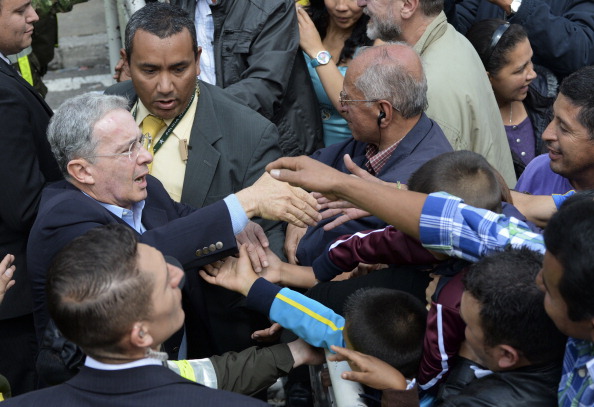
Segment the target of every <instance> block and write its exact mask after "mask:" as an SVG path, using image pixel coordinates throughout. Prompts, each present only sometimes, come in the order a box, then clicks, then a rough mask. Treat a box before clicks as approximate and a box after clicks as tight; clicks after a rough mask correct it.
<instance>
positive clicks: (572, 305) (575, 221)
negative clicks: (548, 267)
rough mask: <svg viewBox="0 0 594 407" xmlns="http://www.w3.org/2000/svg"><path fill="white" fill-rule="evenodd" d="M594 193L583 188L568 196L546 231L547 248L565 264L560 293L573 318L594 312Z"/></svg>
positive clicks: (568, 312) (591, 314)
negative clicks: (593, 239) (593, 288)
mask: <svg viewBox="0 0 594 407" xmlns="http://www.w3.org/2000/svg"><path fill="white" fill-rule="evenodd" d="M593 196H594V192H593V191H584V192H578V193H576V194H575V195H574V196H572V197H571V198H569V199H567V200H566V201H565V202H564V203H563V205H562V206H561V208H560V209H559V211H558V212H557V213H555V214H554V215H553V216H552V217H551V219H550V220H549V222H548V224H547V227H546V229H545V231H544V240H545V245H546V247H547V250H548V252H549V253H550V254H552V255H553V256H555V258H556V259H557V260H558V261H559V262H560V263H561V265H562V266H563V275H562V276H561V280H560V281H559V293H560V294H561V297H563V300H564V301H565V303H566V304H567V314H568V317H569V319H571V320H572V321H584V320H588V319H590V318H592V317H593V316H594V296H593V295H592V287H594V244H593V243H592V236H594V201H593V200H592V198H593Z"/></svg>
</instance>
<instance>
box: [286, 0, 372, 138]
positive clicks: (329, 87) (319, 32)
mask: <svg viewBox="0 0 594 407" xmlns="http://www.w3.org/2000/svg"><path fill="white" fill-rule="evenodd" d="M297 20H298V22H299V35H300V45H301V49H302V50H303V52H304V53H305V56H306V58H305V59H306V61H307V64H308V69H309V73H310V76H311V79H312V82H313V85H314V89H315V91H316V95H317V97H318V101H319V104H320V109H321V115H322V123H323V125H324V144H325V145H326V146H328V145H330V144H334V143H338V142H340V141H343V140H346V139H348V138H350V137H351V131H350V129H349V128H348V125H347V122H346V120H345V119H344V118H343V117H342V116H341V114H340V107H341V106H340V101H339V95H340V92H341V91H342V82H343V77H344V74H345V72H346V70H347V67H348V64H349V62H350V61H351V59H352V58H353V56H354V54H355V51H356V50H357V48H358V47H360V46H366V45H372V44H373V42H372V41H371V40H370V39H369V38H368V37H367V35H366V33H365V31H366V28H367V21H369V17H368V16H366V15H363V9H362V8H361V7H359V6H357V1H356V0H310V4H309V6H307V7H305V8H304V7H302V6H301V5H299V4H297Z"/></svg>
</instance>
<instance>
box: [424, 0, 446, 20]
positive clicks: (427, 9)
mask: <svg viewBox="0 0 594 407" xmlns="http://www.w3.org/2000/svg"><path fill="white" fill-rule="evenodd" d="M419 4H420V6H421V10H422V11H423V14H425V15H426V16H427V17H432V16H436V15H438V14H439V13H441V12H442V11H443V0H421V1H419Z"/></svg>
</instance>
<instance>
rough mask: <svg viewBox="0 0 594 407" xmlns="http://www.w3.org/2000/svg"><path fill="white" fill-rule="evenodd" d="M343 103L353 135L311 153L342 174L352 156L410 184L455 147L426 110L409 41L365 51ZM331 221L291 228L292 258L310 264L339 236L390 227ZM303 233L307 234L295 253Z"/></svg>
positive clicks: (352, 69) (386, 177) (380, 174)
mask: <svg viewBox="0 0 594 407" xmlns="http://www.w3.org/2000/svg"><path fill="white" fill-rule="evenodd" d="M340 102H341V105H342V111H343V114H344V115H345V117H346V119H347V122H348V124H349V127H350V128H351V131H352V134H353V138H352V139H351V140H347V141H344V142H342V143H338V144H335V145H332V146H329V147H327V148H324V149H321V150H318V151H317V152H315V153H314V154H313V155H312V157H313V158H315V159H317V160H319V161H321V162H323V163H325V164H328V165H330V166H332V167H334V168H336V169H338V170H340V171H342V172H348V170H347V168H346V166H345V163H344V161H343V160H344V155H345V154H349V155H350V157H351V158H352V159H353V161H354V162H355V164H357V165H359V166H360V167H362V168H364V169H366V170H367V171H368V172H369V173H370V174H372V175H374V176H376V177H377V178H379V179H381V180H383V181H388V182H402V183H406V182H407V181H408V177H409V176H410V175H411V174H412V173H413V172H414V171H415V170H416V169H417V168H418V167H420V166H421V165H422V164H423V163H424V162H426V161H427V160H429V159H431V158H433V157H435V156H437V155H439V154H441V153H444V152H447V151H452V147H451V146H450V144H449V142H448V141H447V139H446V138H445V136H444V134H443V132H442V131H441V129H440V128H439V126H438V125H437V124H436V123H435V122H434V121H433V120H431V119H429V118H428V117H427V116H426V115H425V113H424V110H425V108H426V107H427V81H426V79H425V74H424V73H423V66H422V64H421V60H420V58H419V56H418V55H417V53H416V52H415V51H414V50H413V49H412V48H411V47H409V46H408V45H406V44H402V43H399V44H391V45H382V46H377V47H372V48H366V49H364V50H362V51H361V52H360V53H359V54H358V55H357V56H356V57H355V58H354V59H353V61H352V62H351V64H350V65H349V69H348V71H347V73H346V76H345V78H344V85H343V91H342V92H341V94H340ZM332 219H333V218H329V219H326V220H323V221H321V222H319V223H318V224H317V225H316V226H313V227H309V228H308V229H307V231H306V232H305V229H304V228H302V229H301V230H298V229H297V228H294V227H292V226H289V227H288V228H287V242H286V243H285V248H286V249H287V252H288V257H289V260H290V261H293V262H295V261H298V262H299V263H300V264H302V265H305V266H310V265H311V263H312V262H313V260H314V259H315V258H316V257H317V256H319V255H320V254H321V253H322V251H323V250H324V248H325V246H326V245H327V244H328V243H329V242H330V241H333V240H335V239H336V238H337V237H339V236H342V235H345V234H353V233H356V232H358V231H361V230H368V229H375V228H381V227H384V226H385V225H386V224H385V223H384V222H383V221H381V220H380V219H378V218H376V217H372V216H369V217H365V218H362V219H357V220H351V221H349V222H346V223H345V224H343V225H340V226H339V227H336V228H334V229H332V230H330V231H324V229H323V226H324V225H326V224H328V223H329V222H330V221H332ZM300 232H301V234H303V233H304V232H305V235H303V238H302V239H301V241H300V242H299V243H298V247H297V250H296V255H295V247H296V246H297V243H296V241H297V239H298V236H300V234H299V233H300ZM291 244H292V245H293V247H290V245H291Z"/></svg>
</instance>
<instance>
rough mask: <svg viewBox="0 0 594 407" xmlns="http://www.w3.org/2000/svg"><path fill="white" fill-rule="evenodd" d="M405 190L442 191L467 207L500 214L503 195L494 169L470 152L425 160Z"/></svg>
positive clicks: (452, 153)
mask: <svg viewBox="0 0 594 407" xmlns="http://www.w3.org/2000/svg"><path fill="white" fill-rule="evenodd" d="M408 189H410V190H411V191H415V192H423V193H425V194H430V193H432V192H438V191H445V192H447V193H448V194H451V195H455V196H457V197H458V198H462V199H463V200H464V202H466V203H467V204H468V205H471V206H475V207H477V208H484V209H488V210H491V211H494V212H500V211H501V199H502V196H503V195H504V193H503V190H502V188H501V185H500V184H499V182H498V181H497V172H496V170H495V169H494V168H493V167H492V166H491V165H490V164H489V163H488V162H487V160H485V158H484V157H483V156H482V155H480V154H477V153H473V152H472V151H465V150H460V151H452V152H449V153H443V154H440V155H438V156H437V157H435V158H432V159H431V160H429V161H427V162H426V163H425V164H423V165H422V166H421V167H419V169H418V170H416V171H415V172H414V173H413V174H412V175H411V176H410V178H409V180H408Z"/></svg>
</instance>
